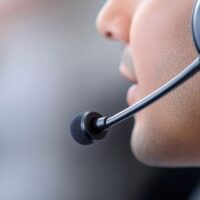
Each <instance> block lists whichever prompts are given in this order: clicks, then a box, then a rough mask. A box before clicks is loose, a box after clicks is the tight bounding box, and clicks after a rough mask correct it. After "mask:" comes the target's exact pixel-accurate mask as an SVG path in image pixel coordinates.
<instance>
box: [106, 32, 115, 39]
mask: <svg viewBox="0 0 200 200" xmlns="http://www.w3.org/2000/svg"><path fill="white" fill-rule="evenodd" d="M105 35H106V37H107V38H112V37H113V34H112V33H111V32H110V31H107V32H106V34H105Z"/></svg>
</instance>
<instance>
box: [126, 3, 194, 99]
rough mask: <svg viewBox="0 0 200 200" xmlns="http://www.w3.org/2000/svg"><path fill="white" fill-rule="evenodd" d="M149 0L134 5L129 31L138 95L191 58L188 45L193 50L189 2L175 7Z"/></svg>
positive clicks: (148, 89) (157, 84)
mask: <svg viewBox="0 0 200 200" xmlns="http://www.w3.org/2000/svg"><path fill="white" fill-rule="evenodd" d="M149 2H150V3H146V4H144V5H141V7H140V8H139V9H138V11H137V13H136V14H135V16H134V18H133V21H132V26H131V31H130V43H131V50H132V55H133V58H134V61H135V64H136V73H137V78H138V82H139V85H140V88H141V93H140V95H141V97H143V96H145V95H147V94H149V93H150V92H151V91H153V90H155V89H156V88H158V87H159V86H160V85H161V84H163V83H165V82H166V81H167V80H169V79H170V78H171V77H173V76H174V75H175V74H177V73H178V72H179V71H180V70H181V68H183V67H185V64H189V63H190V62H191V60H192V59H193V58H191V53H188V48H189V49H192V50H191V52H192V53H193V54H194V49H193V42H192V34H191V30H190V21H191V15H192V3H190V4H191V5H190V7H191V8H189V9H188V8H187V7H186V8H187V9H185V8H184V9H180V8H179V9H178V8H177V7H176V5H174V2H172V3H173V5H172V3H170V2H168V1H167V2H168V3H167V4H166V3H165V4H166V5H164V3H159V2H158V1H155V3H152V1H149ZM179 3H180V2H179ZM170 4H171V5H170ZM180 16H181V17H180Z"/></svg>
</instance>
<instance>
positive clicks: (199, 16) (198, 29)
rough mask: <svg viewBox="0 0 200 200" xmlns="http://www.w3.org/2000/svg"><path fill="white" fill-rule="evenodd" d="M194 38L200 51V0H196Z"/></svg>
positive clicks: (193, 25) (193, 23) (193, 22)
mask: <svg viewBox="0 0 200 200" xmlns="http://www.w3.org/2000/svg"><path fill="white" fill-rule="evenodd" d="M192 33H193V40H194V43H195V45H196V48H197V50H198V52H199V53H200V0H196V2H195V6H194V10H193V16H192Z"/></svg>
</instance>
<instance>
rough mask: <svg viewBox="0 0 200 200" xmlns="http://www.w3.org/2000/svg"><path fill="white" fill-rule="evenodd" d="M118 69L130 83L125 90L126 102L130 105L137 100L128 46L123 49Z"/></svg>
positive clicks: (136, 86) (135, 80)
mask: <svg viewBox="0 0 200 200" xmlns="http://www.w3.org/2000/svg"><path fill="white" fill-rule="evenodd" d="M119 71H120V73H121V74H122V76H123V77H124V78H125V79H126V80H128V81H129V82H130V83H131V84H132V85H131V87H130V88H129V90H128V92H127V103H128V104H129V105H132V104H133V103H135V102H136V101H137V93H138V81H137V77H136V74H135V66H134V63H133V61H132V56H131V54H130V50H129V47H126V48H125V49H124V51H123V54H122V59H121V64H120V68H119Z"/></svg>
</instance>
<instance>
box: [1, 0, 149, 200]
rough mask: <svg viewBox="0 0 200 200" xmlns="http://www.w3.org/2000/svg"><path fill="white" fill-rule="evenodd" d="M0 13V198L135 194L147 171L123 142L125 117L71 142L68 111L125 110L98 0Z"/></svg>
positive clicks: (90, 198) (88, 198) (116, 55)
mask: <svg viewBox="0 0 200 200" xmlns="http://www.w3.org/2000/svg"><path fill="white" fill-rule="evenodd" d="M35 2H36V4H35V5H34V6H32V7H31V5H29V6H27V7H26V9H24V10H23V9H21V10H18V11H16V12H14V11H12V12H11V13H7V15H4V17H3V18H1V26H0V27H1V30H0V32H1V38H0V52H1V53H0V64H1V65H0V66H1V67H0V163H1V164H0V199H2V200H64V199H65V200H66V199H67V200H79V199H80V200H94V199H95V200H103V199H104V200H109V199H112V200H122V199H126V200H129V199H134V198H135V196H136V194H137V193H138V192H140V191H141V190H142V188H143V187H144V183H145V182H146V181H148V180H149V177H151V176H152V170H151V169H149V168H146V167H144V166H143V165H141V164H139V163H138V162H137V161H135V159H134V157H133V156H132V154H131V150H130V147H129V142H130V141H129V140H130V134H131V129H132V121H133V120H129V121H128V122H124V123H123V124H122V125H121V126H117V127H115V128H113V129H112V130H111V132H113V134H111V135H109V136H108V137H107V139H106V140H104V141H102V142H101V143H98V144H95V145H93V146H89V147H83V146H79V145H78V144H76V143H75V142H74V141H73V140H72V138H71V136H70V134H69V123H70V120H71V118H72V117H73V115H74V114H75V113H77V112H81V111H85V110H95V111H100V112H101V113H102V114H105V115H111V114H113V113H115V112H117V111H119V110H121V109H123V108H125V107H126V102H125V96H126V90H127V88H128V85H129V84H128V83H127V82H126V81H125V80H123V79H122V78H121V76H120V74H119V72H118V65H119V61H120V54H121V46H120V44H117V43H113V42H109V41H106V40H104V39H103V38H101V37H100V36H99V35H98V33H97V32H96V30H95V17H96V15H97V13H98V10H99V9H100V7H101V6H102V5H103V3H104V1H101V0H95V1H94V0H87V1H81V0H65V1H64V0H56V1H50V0H49V1H38V2H37V1H35Z"/></svg>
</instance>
